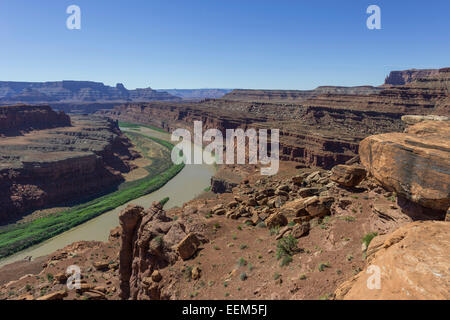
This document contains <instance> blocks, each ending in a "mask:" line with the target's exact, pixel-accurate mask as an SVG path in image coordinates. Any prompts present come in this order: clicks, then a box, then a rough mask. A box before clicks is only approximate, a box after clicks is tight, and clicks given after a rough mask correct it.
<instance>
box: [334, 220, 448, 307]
mask: <svg viewBox="0 0 450 320" xmlns="http://www.w3.org/2000/svg"><path fill="white" fill-rule="evenodd" d="M449 251H450V224H449V223H448V222H442V221H421V222H413V223H410V224H408V225H406V226H403V227H401V228H399V229H398V230H396V231H394V232H393V233H391V234H388V235H384V236H379V237H376V238H374V239H373V240H372V242H371V243H370V245H369V247H368V249H367V258H368V261H367V267H366V268H365V269H364V270H363V271H362V272H360V273H359V274H357V275H356V276H355V277H353V278H352V279H350V280H348V281H346V282H344V283H343V284H341V285H340V286H339V288H338V289H337V290H336V292H335V295H336V298H337V299H346V300H352V299H358V300H359V299H361V300H366V299H367V300H373V299H377V300H387V299H396V300H398V299H399V300H400V299H401V300H403V299H405V300H406V299H412V300H417V299H426V300H435V299H442V300H448V299H450V291H449V287H450V282H449V278H450V272H449V269H448V266H449V264H450V258H449V255H448V253H449ZM378 272H379V278H377V275H378Z"/></svg>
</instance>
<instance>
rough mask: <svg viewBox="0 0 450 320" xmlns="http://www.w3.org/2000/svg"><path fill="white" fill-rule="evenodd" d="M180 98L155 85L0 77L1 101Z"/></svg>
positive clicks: (45, 101) (166, 99)
mask: <svg viewBox="0 0 450 320" xmlns="http://www.w3.org/2000/svg"><path fill="white" fill-rule="evenodd" d="M152 100H164V101H178V100H181V98H179V97H175V96H172V95H170V94H168V93H167V92H161V91H156V90H153V89H152V88H144V89H135V90H128V89H126V88H125V87H124V85H123V84H121V83H118V84H117V85H116V86H115V87H110V86H107V85H104V84H103V83H101V82H93V81H55V82H13V81H0V103H5V104H7V103H18V102H23V103H50V102H73V101H76V102H94V101H122V102H125V101H152Z"/></svg>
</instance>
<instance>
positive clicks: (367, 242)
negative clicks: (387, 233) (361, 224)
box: [362, 232, 378, 248]
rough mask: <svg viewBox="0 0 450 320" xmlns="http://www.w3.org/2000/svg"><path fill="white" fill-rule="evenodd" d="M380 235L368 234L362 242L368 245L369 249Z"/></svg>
mask: <svg viewBox="0 0 450 320" xmlns="http://www.w3.org/2000/svg"><path fill="white" fill-rule="evenodd" d="M377 235H378V233H376V232H370V233H368V234H366V235H365V236H364V237H363V238H362V242H363V243H364V244H365V245H366V248H367V247H369V244H370V242H371V241H372V239H373V238H375V237H376V236H377Z"/></svg>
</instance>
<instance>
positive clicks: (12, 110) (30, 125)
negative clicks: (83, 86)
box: [0, 105, 70, 136]
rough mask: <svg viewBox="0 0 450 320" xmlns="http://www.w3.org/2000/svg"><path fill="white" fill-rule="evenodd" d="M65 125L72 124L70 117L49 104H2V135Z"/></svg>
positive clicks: (0, 119)
mask: <svg viewBox="0 0 450 320" xmlns="http://www.w3.org/2000/svg"><path fill="white" fill-rule="evenodd" d="M65 126H70V118H69V117H68V116H67V115H66V114H64V113H62V112H55V111H53V110H52V108H50V107H49V106H33V107H30V106H25V105H15V106H0V136H1V135H16V134H19V133H20V132H26V131H30V130H33V129H48V128H56V127H65Z"/></svg>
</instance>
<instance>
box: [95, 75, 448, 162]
mask: <svg viewBox="0 0 450 320" xmlns="http://www.w3.org/2000/svg"><path fill="white" fill-rule="evenodd" d="M414 74H415V76H414V78H413V80H411V81H408V83H406V84H404V85H388V86H387V84H385V85H383V86H380V87H368V86H362V87H350V88H345V87H319V88H317V89H315V90H311V91H282V90H278V91H277V90H233V91H232V92H230V93H228V94H226V95H225V96H224V97H222V98H220V99H205V100H203V101H201V102H197V103H184V104H176V103H166V102H149V103H126V104H123V105H120V106H116V107H114V108H113V109H108V110H101V111H98V112H97V114H99V115H102V116H106V117H109V118H112V119H115V120H121V121H129V122H135V123H141V124H149V125H154V126H157V127H159V128H163V129H165V130H166V131H168V132H171V131H173V130H175V129H177V128H185V129H187V130H192V128H190V127H192V126H191V125H190V124H191V123H192V122H193V121H195V120H199V121H203V123H204V128H203V129H204V130H207V129H209V128H217V129H219V130H221V131H225V130H226V129H227V128H229V129H235V128H243V129H244V130H246V129H247V128H249V127H253V128H255V129H263V128H264V129H270V128H275V129H280V150H281V152H280V158H281V159H282V160H286V161H295V162H299V163H300V164H301V165H304V166H317V167H322V168H326V169H331V168H332V167H333V166H334V165H336V164H338V163H344V162H345V161H348V160H350V159H351V158H352V157H354V156H355V155H356V154H357V153H358V147H359V142H360V141H361V140H363V139H364V138H365V137H367V136H368V135H373V134H377V133H384V132H392V131H402V130H403V129H404V124H403V122H402V121H401V117H402V116H403V115H405V114H417V115H427V114H434V115H448V109H449V107H450V100H449V95H448V91H449V88H450V69H449V68H443V69H439V70H434V71H433V72H421V73H420V72H418V73H414ZM388 78H389V77H388Z"/></svg>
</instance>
